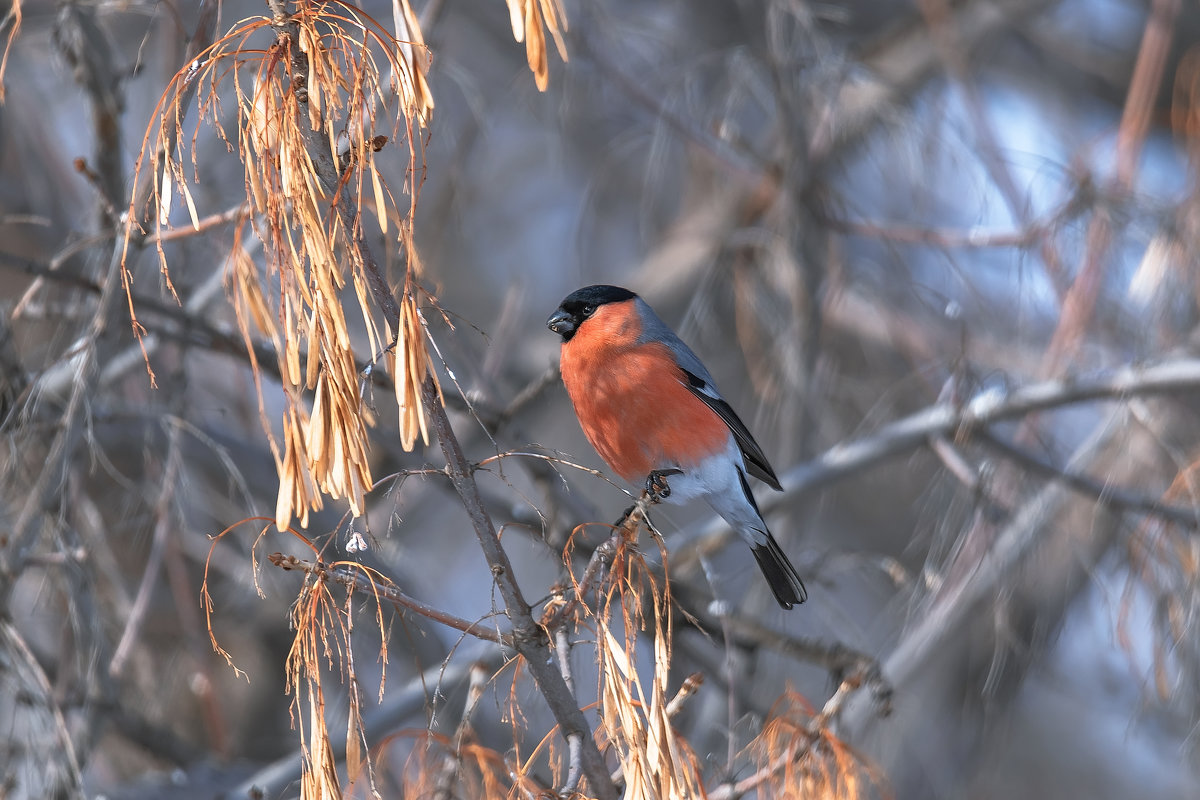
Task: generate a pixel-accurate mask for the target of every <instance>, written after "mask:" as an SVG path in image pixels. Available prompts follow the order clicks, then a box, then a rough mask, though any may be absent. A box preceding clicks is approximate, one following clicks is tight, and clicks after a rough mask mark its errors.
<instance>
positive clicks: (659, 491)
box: [646, 469, 683, 503]
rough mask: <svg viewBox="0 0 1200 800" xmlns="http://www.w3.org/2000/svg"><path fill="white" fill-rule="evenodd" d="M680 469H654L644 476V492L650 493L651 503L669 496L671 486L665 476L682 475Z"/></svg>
mask: <svg viewBox="0 0 1200 800" xmlns="http://www.w3.org/2000/svg"><path fill="white" fill-rule="evenodd" d="M682 474H683V470H681V469H656V470H653V471H652V472H651V473H650V474H649V475H647V476H646V494H648V495H650V502H651V503H660V502H662V501H663V500H666V499H667V498H668V497H670V496H671V486H670V484H668V483H667V476H669V475H682Z"/></svg>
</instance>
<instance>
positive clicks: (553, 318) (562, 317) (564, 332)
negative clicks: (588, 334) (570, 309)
mask: <svg viewBox="0 0 1200 800" xmlns="http://www.w3.org/2000/svg"><path fill="white" fill-rule="evenodd" d="M546 327H547V328H549V329H550V330H552V331H554V332H555V333H557V334H558V335H559V336H561V337H563V341H564V342H565V341H567V340H568V339H570V338H571V337H572V336H573V335H575V318H574V317H572V316H571V315H570V314H568V313H567V312H566V311H563V310H562V309H561V308H560V309H558V310H557V311H555V312H554V313H553V314H551V315H550V319H548V320H546Z"/></svg>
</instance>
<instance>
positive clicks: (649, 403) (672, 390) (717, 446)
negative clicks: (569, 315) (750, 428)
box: [562, 300, 730, 483]
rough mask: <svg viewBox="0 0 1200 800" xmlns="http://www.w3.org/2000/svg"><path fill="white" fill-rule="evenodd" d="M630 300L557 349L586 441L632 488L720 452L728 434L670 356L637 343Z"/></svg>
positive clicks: (611, 306) (606, 308)
mask: <svg viewBox="0 0 1200 800" xmlns="http://www.w3.org/2000/svg"><path fill="white" fill-rule="evenodd" d="M641 332H642V325H641V319H640V318H639V316H638V312H637V308H636V306H635V305H634V301H633V300H626V301H624V302H619V303H608V304H605V305H603V306H601V307H600V308H598V309H597V310H596V312H595V314H593V315H592V316H591V317H590V318H589V319H588V320H587V321H586V322H585V323H583V324H582V325H581V326H580V327H579V329H578V331H576V332H575V335H574V336H572V337H571V338H570V340H569V341H565V342H563V345H562V377H563V383H564V384H565V385H566V387H567V394H569V395H570V397H571V403H572V404H573V405H574V406H575V414H576V416H578V417H579V424H580V426H581V427H582V428H583V432H584V434H585V435H586V436H587V438H588V441H589V442H591V443H592V446H593V447H595V448H596V451H597V452H598V453H599V454H600V457H601V458H603V459H604V461H605V462H606V463H607V464H608V465H609V467H611V468H612V470H613V471H614V472H616V473H617V474H618V475H620V476H621V477H622V478H624V479H625V480H627V481H629V482H631V483H636V482H638V481H641V480H642V479H644V478H645V477H646V475H647V474H648V473H649V472H650V471H651V470H653V469H661V468H663V467H667V466H669V465H671V464H678V465H679V466H681V467H688V466H694V465H696V464H698V463H699V462H700V461H702V460H703V459H704V458H706V457H708V456H710V455H712V454H713V453H716V452H719V451H721V450H724V449H725V447H726V446H727V444H728V441H729V436H730V433H729V428H728V427H727V426H726V425H725V423H724V421H722V420H721V418H720V417H719V416H717V415H716V413H714V412H713V411H712V409H710V408H709V407H708V406H706V405H705V404H704V403H703V401H701V400H700V399H698V398H697V397H696V396H695V395H694V394H692V392H691V391H689V390H688V388H687V386H686V385H685V383H684V381H685V377H684V374H683V371H682V370H681V369H680V368H679V366H678V365H677V364H676V363H675V359H674V357H673V356H672V355H671V351H670V350H669V349H668V348H667V347H666V345H664V344H661V343H659V342H643V343H639V342H638V341H637V339H638V337H639V336H640V335H641Z"/></svg>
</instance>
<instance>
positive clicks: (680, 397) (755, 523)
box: [546, 286, 808, 608]
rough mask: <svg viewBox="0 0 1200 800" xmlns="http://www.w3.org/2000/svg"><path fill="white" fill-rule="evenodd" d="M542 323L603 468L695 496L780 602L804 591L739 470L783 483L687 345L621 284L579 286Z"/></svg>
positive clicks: (683, 498)
mask: <svg viewBox="0 0 1200 800" xmlns="http://www.w3.org/2000/svg"><path fill="white" fill-rule="evenodd" d="M546 325H547V327H549V328H550V330H552V331H554V332H555V333H557V334H558V335H559V336H561V337H562V360H561V363H562V379H563V384H564V385H565V386H566V387H567V394H568V395H570V397H571V403H572V405H574V406H575V415H576V416H577V417H578V418H579V424H580V426H581V427H582V428H583V433H584V435H585V436H587V439H588V441H589V442H591V443H592V446H593V447H595V448H596V451H597V452H598V453H599V454H600V457H601V458H603V459H604V461H605V462H606V463H607V464H608V466H609V467H611V468H612V470H613V471H614V472H615V473H617V474H618V475H620V476H621V477H622V478H624V479H625V480H627V481H629V482H630V483H637V482H638V481H642V480H644V481H645V485H646V489H647V491H649V492H650V493H651V495H652V496H653V497H654V498H655V499H662V500H666V501H668V502H671V503H679V504H682V503H686V502H687V501H688V500H691V499H693V498H696V497H703V498H704V499H705V500H706V501H707V502H708V504H709V505H710V506H712V509H713V510H714V511H716V512H717V513H718V514H720V515H721V516H722V517H724V518H725V520H726V521H727V522H728V523H729V524H730V525H731V526H732V527H733V529H734V530H735V531H736V532H737V534H738V535H739V536H741V537H742V539H744V540H745V541H746V544H748V545H750V549H751V550H752V551H753V552H754V558H755V560H757V561H758V566H759V568H760V569H762V573H763V576H764V577H766V579H767V583H768V584H769V585H770V587H771V591H772V592H773V593H774V594H775V599H776V600H778V601H779V605H781V606H783V607H784V608H791V607H792V606H793V605H795V604H796V603H803V602H804V600H805V598H806V597H807V596H808V593H807V592H806V591H805V589H804V584H803V583H802V582H801V581H800V576H799V575H797V574H796V568H795V567H793V566H792V564H791V562H790V561H788V558H787V556H786V555H784V553H783V550H782V549H781V548H780V547H779V543H778V542H776V541H775V537H773V536H772V535H771V532H770V531H769V530H767V523H766V522H764V521H763V518H762V514H761V513H760V512H759V510H758V504H757V503H756V502H755V501H754V495H753V494H752V493H751V492H750V485H749V483H748V482H747V480H746V476H747V475H752V476H754V477H755V478H758V479H759V480H761V481H763V482H764V483H766V484H767V485H768V486H770V487H771V488H773V489H776V490H780V491H781V490H782V488H781V487H780V485H779V479H778V478H777V477H775V472H774V470H772V469H771V465H770V464H768V463H767V457H766V456H765V455H764V454H763V451H762V448H761V447H759V446H758V443H757V442H755V441H754V437H753V436H751V435H750V431H749V430H748V429H747V428H746V426H745V424H744V423H743V422H742V421H741V419H739V418H738V415H737V414H736V413H734V410H733V409H732V408H730V406H729V404H728V403H727V402H725V400H724V398H722V397H721V393H720V392H718V391H717V387H716V385H715V384H714V383H713V378H712V375H710V374H709V372H708V370H707V369H705V368H704V365H703V364H702V363H700V359H699V358H697V357H696V354H695V353H693V352H692V351H691V349H690V348H689V347H688V346H687V345H686V344H684V343H683V341H682V340H681V339H680V338H679V337H678V336H676V335H675V332H674V331H672V330H671V329H670V328H668V327H667V325H666V323H664V322H663V321H662V320H661V319H659V318H658V315H657V314H655V313H654V311H653V309H651V308H650V306H649V305H647V304H646V302H645V301H644V300H642V298H640V297H638V296H637V295H636V294H634V293H633V292H631V291H629V290H628V289H622V288H620V287H619V286H586V287H584V288H582V289H580V290H578V291H576V292H572V293H571V294H569V295H567V297H566V299H564V300H563V301H562V303H560V304H559V306H558V308H557V309H556V310H555V312H554V313H553V314H551V315H550V319H549V320H547V321H546Z"/></svg>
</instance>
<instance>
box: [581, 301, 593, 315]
mask: <svg viewBox="0 0 1200 800" xmlns="http://www.w3.org/2000/svg"><path fill="white" fill-rule="evenodd" d="M581 310H582V311H583V315H584V316H585V317H590V316H591V315H592V314H595V313H596V307H595V306H594V305H592V304H591V303H588V304H587V305H586V306H584V307H583V308H582V309H581Z"/></svg>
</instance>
